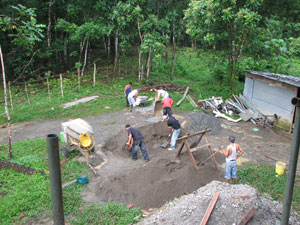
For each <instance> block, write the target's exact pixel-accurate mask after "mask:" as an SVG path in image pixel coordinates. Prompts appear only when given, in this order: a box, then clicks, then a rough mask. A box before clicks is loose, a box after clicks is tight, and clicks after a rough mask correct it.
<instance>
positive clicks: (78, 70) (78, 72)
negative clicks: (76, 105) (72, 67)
mask: <svg viewBox="0 0 300 225" xmlns="http://www.w3.org/2000/svg"><path fill="white" fill-rule="evenodd" d="M77 74H78V92H79V91H80V68H78V69H77Z"/></svg>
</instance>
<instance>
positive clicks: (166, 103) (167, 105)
mask: <svg viewBox="0 0 300 225" xmlns="http://www.w3.org/2000/svg"><path fill="white" fill-rule="evenodd" d="M161 103H162V105H163V106H162V107H163V114H164V115H168V117H171V116H172V109H171V108H172V104H173V99H172V98H171V96H169V97H167V98H165V99H163V100H162V101H161Z"/></svg>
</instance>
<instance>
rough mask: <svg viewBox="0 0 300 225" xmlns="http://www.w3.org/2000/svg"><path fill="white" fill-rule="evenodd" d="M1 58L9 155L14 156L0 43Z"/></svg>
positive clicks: (0, 53)
mask: <svg viewBox="0 0 300 225" xmlns="http://www.w3.org/2000/svg"><path fill="white" fill-rule="evenodd" d="M0 58H1V67H2V76H3V89H4V108H5V114H6V117H7V122H8V157H9V158H12V151H11V130H10V128H11V121H10V115H9V111H8V106H7V92H6V80H5V70H4V62H3V55H2V49H1V45H0Z"/></svg>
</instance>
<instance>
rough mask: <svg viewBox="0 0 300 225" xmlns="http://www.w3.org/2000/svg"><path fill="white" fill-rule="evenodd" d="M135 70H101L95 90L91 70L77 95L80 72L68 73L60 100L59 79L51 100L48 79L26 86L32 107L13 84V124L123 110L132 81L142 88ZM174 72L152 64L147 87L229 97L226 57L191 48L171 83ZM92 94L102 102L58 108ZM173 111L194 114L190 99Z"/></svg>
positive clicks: (0, 119)
mask: <svg viewBox="0 0 300 225" xmlns="http://www.w3.org/2000/svg"><path fill="white" fill-rule="evenodd" d="M127 60H128V61H129V62H130V63H131V64H134V63H133V62H135V60H136V58H134V57H132V58H128V59H127ZM212 62H213V63H212ZM217 62H220V63H217ZM127 64H129V63H127ZM91 69H92V68H91ZM134 69H135V67H134ZM134 69H133V70H130V74H128V75H125V74H124V73H122V72H121V75H120V76H116V75H113V74H109V75H107V74H106V72H104V73H102V72H98V73H97V75H96V78H97V82H96V85H95V86H93V82H92V80H93V77H92V75H93V72H92V71H90V72H87V73H86V74H85V76H84V77H83V78H82V80H81V88H80V91H79V92H78V91H77V80H76V74H72V73H70V74H69V76H68V77H73V79H68V78H64V80H63V86H64V97H63V98H62V96H61V90H60V80H59V79H50V92H51V101H50V99H49V96H48V90H47V83H46V81H45V82H42V83H39V84H36V83H35V84H28V85H27V89H28V91H27V94H28V96H29V101H30V104H29V103H28V98H27V95H26V93H25V88H24V86H13V87H12V96H13V97H12V98H13V102H14V110H13V111H12V109H11V108H10V107H9V108H10V109H9V111H10V116H11V121H12V123H20V122H25V121H32V120H39V119H58V118H60V119H61V118H78V117H85V116H89V115H95V114H98V113H106V112H116V111H120V110H121V109H123V108H124V107H125V99H124V94H123V90H124V87H125V85H126V84H127V83H128V82H129V81H131V82H133V89H135V88H139V87H143V85H144V84H142V83H140V82H139V81H138V79H137V77H136V75H135V74H136V71H135V70H134ZM170 70H171V61H170V60H169V62H168V64H165V62H164V61H162V62H161V63H160V64H157V65H153V68H152V71H151V73H150V79H149V81H148V83H147V84H146V85H149V86H151V85H152V84H159V83H161V82H174V83H175V84H177V85H179V86H181V87H182V89H183V90H184V89H185V88H186V86H190V88H191V89H190V91H189V94H190V95H191V96H192V97H193V98H194V100H195V101H197V100H198V99H201V98H207V97H211V96H223V97H224V98H225V99H226V98H229V97H230V95H231V94H230V93H231V92H230V85H229V83H228V82H227V81H226V80H227V78H226V76H227V75H226V68H225V66H224V62H223V61H222V55H220V54H217V53H216V52H213V51H200V52H190V51H189V49H187V50H186V51H182V52H180V54H179V53H178V54H177V56H176V63H175V70H174V80H173V81H171V80H170V76H169V74H170ZM28 83H29V82H28ZM235 86H236V92H237V93H239V92H241V91H242V88H243V84H242V83H240V82H238V81H236V85H235ZM170 94H171V95H172V97H173V99H174V102H177V101H178V100H179V99H181V97H182V94H179V93H172V92H171V93H170ZM93 95H98V96H99V98H98V99H96V100H92V101H90V102H86V103H81V104H79V105H76V106H72V107H70V108H66V109H63V108H62V107H60V105H61V104H63V103H67V102H71V101H74V100H77V99H80V98H82V97H86V96H93ZM142 95H148V96H151V97H153V96H154V93H142ZM0 98H1V99H4V96H3V92H1V93H0ZM9 105H10V104H9ZM106 106H108V107H106ZM174 108H175V109H179V110H184V111H191V110H194V108H193V106H192V105H191V104H190V103H189V102H188V100H184V101H183V103H182V104H181V105H180V106H179V107H176V106H175V104H174ZM6 123H7V118H6V115H5V113H4V104H1V105H0V124H6Z"/></svg>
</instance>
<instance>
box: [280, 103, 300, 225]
mask: <svg viewBox="0 0 300 225" xmlns="http://www.w3.org/2000/svg"><path fill="white" fill-rule="evenodd" d="M292 104H293V105H295V106H296V116H295V127H294V131H293V132H294V134H293V140H292V149H291V154H290V161H289V170H288V177H287V180H286V186H285V195H284V202H283V211H282V217H281V225H288V224H289V217H290V210H291V203H292V197H293V190H294V183H295V176H296V170H297V162H298V156H299V145H300V98H293V99H292Z"/></svg>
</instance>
